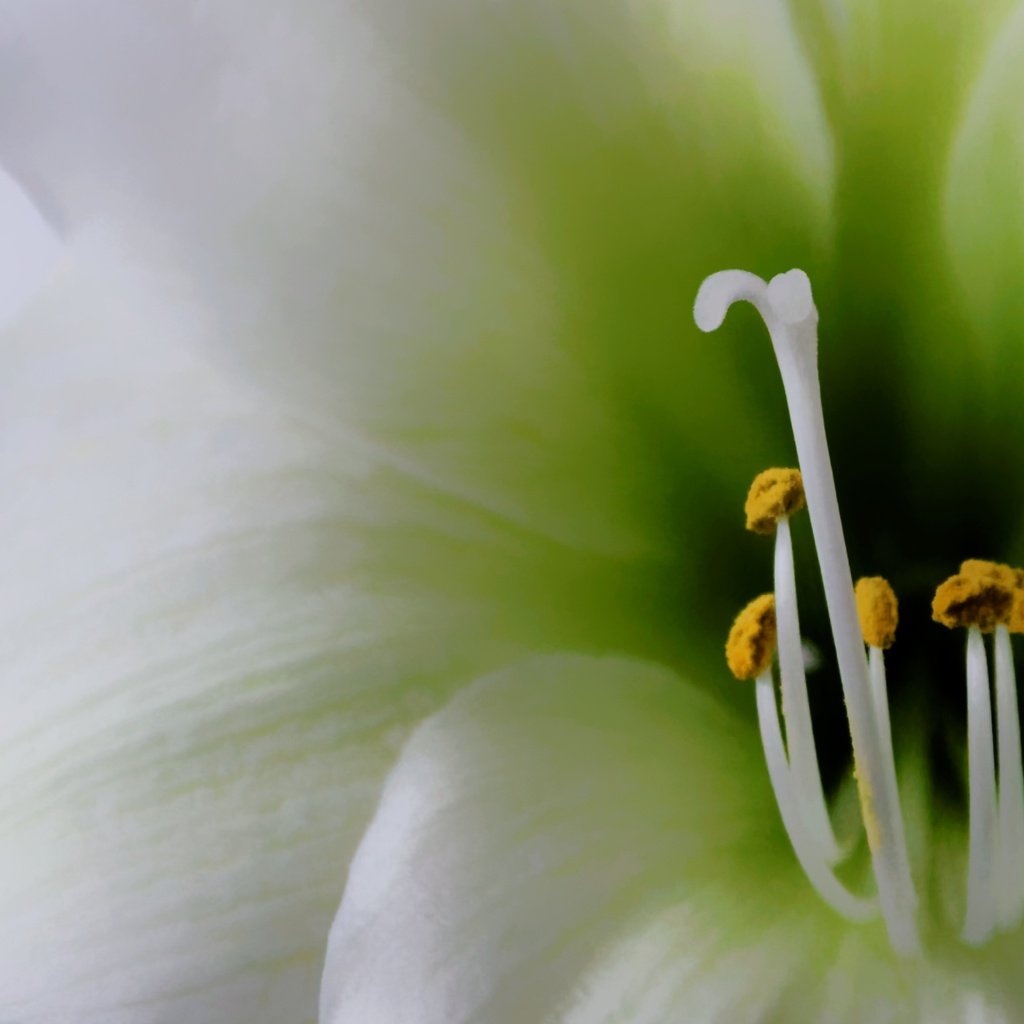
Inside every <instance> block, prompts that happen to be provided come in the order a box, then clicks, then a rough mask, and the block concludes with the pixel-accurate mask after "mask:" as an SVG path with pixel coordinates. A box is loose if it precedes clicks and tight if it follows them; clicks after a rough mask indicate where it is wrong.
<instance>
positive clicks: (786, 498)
mask: <svg viewBox="0 0 1024 1024" xmlns="http://www.w3.org/2000/svg"><path fill="white" fill-rule="evenodd" d="M804 504H805V500H804V480H803V477H802V476H801V475H800V470H799V469H766V470H764V472H762V473H758V474H757V476H756V477H754V482H753V483H752V484H751V485H750V491H749V492H748V494H747V502H746V505H744V508H743V510H744V512H746V515H747V529H748V530H751V531H752V532H754V533H765V534H771V533H774V532H775V527H776V525H777V524H778V521H779V520H780V519H782V518H783V517H784V516H791V515H792V514H793V513H794V512H799V511H800V509H802V508H803V507H804Z"/></svg>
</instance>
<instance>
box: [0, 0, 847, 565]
mask: <svg viewBox="0 0 1024 1024" xmlns="http://www.w3.org/2000/svg"><path fill="white" fill-rule="evenodd" d="M17 23H18V24H20V26H21V30H22V35H23V38H22V39H21V40H20V42H21V53H22V54H23V56H22V59H21V61H20V64H19V67H18V68H17V69H16V70H17V71H18V72H19V74H18V76H17V78H16V84H17V86H18V96H19V102H18V104H17V105H16V107H15V113H19V112H20V113H19V117H17V118H13V123H12V124H9V125H8V127H7V129H6V133H7V135H8V136H9V137H10V139H11V142H10V145H11V148H12V151H13V153H14V154H15V155H16V157H17V159H18V161H20V165H21V166H24V167H25V168H26V170H25V171H24V175H25V177H26V179H27V180H32V181H35V182H38V183H39V188H40V189H41V190H43V191H47V192H48V193H53V194H56V195H58V196H59V197H60V198H61V202H63V204H64V205H65V206H66V207H67V214H66V215H67V216H68V217H69V218H70V219H72V220H75V219H76V218H81V217H82V216H86V215H87V214H88V213H89V212H90V211H97V210H98V211H101V212H107V213H109V212H111V211H116V212H117V213H118V215H119V216H121V217H122V218H123V219H124V221H125V222H127V223H128V224H129V225H130V228H131V229H132V230H133V232H134V234H135V236H136V237H135V239H134V242H133V244H134V245H135V247H136V249H137V251H138V252H140V253H146V254H147V258H149V257H151V256H152V254H153V252H154V250H155V249H159V250H160V253H161V258H162V259H166V260H168V261H170V262H171V263H173V264H174V265H176V266H177V267H178V268H179V269H182V270H183V272H184V273H185V274H186V275H187V277H188V279H189V280H190V281H191V282H192V284H193V286H194V288H195V290H196V293H197V294H198V295H199V296H200V298H201V299H202V301H204V302H208V303H209V304H210V305H211V306H212V307H214V308H216V309H217V310H218V314H219V315H220V316H221V317H222V318H223V322H224V324H225V328H226V329H225V330H224V331H222V332H221V333H220V335H219V342H220V344H221V346H222V347H223V348H225V349H226V350H227V352H228V353H229V354H228V355H225V356H224V358H234V359H236V360H237V361H238V362H239V363H240V364H241V365H244V366H245V368H246V370H247V372H249V373H250V374H253V375H254V376H256V377H257V378H258V379H260V380H261V381H262V382H263V384H264V385H265V386H267V387H271V388H274V389H276V390H277V391H279V392H282V393H286V394H288V395H290V396H291V397H292V398H293V399H295V400H296V401H298V402H300V403H301V404H302V405H303V406H304V407H306V408H315V409H317V410H318V411H319V412H320V413H321V415H323V416H324V417H326V418H328V419H332V420H334V421H336V422H337V421H340V422H341V424H342V425H343V426H344V427H345V428H347V429H348V430H350V431H355V432H357V433H358V434H359V435H360V436H363V437H369V438H371V439H373V440H374V441H376V442H378V443H380V444H381V445H382V446H384V447H385V448H386V450H387V451H388V452H390V453H392V454H393V456H394V457H395V458H396V460H398V461H399V462H400V463H401V464H402V465H403V466H405V467H406V468H407V469H416V470H417V471H419V472H420V473H421V474H422V475H423V477H424V479H428V480H430V481H432V482H433V483H435V484H438V485H443V486H444V487H445V488H446V489H447V490H449V491H450V492H451V493H452V494H454V495H457V496H460V497H462V498H464V499H468V500H473V501H476V502H478V503H479V504H480V505H482V506H484V507H486V508H488V509H489V510H491V512H492V513H495V514H498V515H500V516H502V517H505V518H507V519H509V520H512V521H515V522H517V523H520V524H523V525H527V526H529V527H530V528H532V529H535V530H539V531H541V532H543V533H545V534H546V535H548V536H549V537H553V538H556V539H558V540H559V541H561V542H565V543H572V544H575V545H578V546H581V547H588V548H596V549H599V550H601V551H604V552H610V553H614V554H616V555H634V554H636V553H637V552H640V551H642V552H647V551H650V550H651V549H658V548H661V549H664V548H666V547H671V546H673V545H674V544H675V542H676V539H677V533H676V531H677V529H678V509H677V508H675V507H671V506H672V499H673V497H674V495H672V494H666V490H667V488H668V486H669V485H668V483H667V481H668V480H669V479H670V474H671V472H672V469H673V468H674V467H675V466H676V463H677V461H678V460H679V459H680V458H684V459H685V458H689V457H690V456H691V454H692V455H693V457H694V458H696V459H699V460H700V462H701V463H702V468H701V472H702V473H707V474H710V473H722V472H725V470H723V468H722V460H721V459H720V452H719V446H720V438H718V437H717V436H716V435H715V432H713V431H709V430H707V422H708V417H709V415H710V413H711V411H712V407H713V409H714V411H715V412H718V413H720V411H721V403H722V402H723V401H727V400H730V399H731V401H732V402H733V403H734V404H735V406H736V408H737V411H738V415H737V421H736V424H735V435H734V443H735V445H736V446H737V447H741V448H746V447H748V446H751V447H752V448H754V447H756V446H757V445H758V444H763V441H762V440H761V439H762V438H763V430H762V428H761V424H760V421H757V422H756V423H755V417H753V416H752V415H751V414H750V412H749V403H746V402H745V396H743V395H741V393H740V389H739V387H738V385H737V384H736V381H735V373H734V369H735V367H734V364H733V360H732V359H731V358H730V357H729V356H728V355H727V354H726V353H709V351H708V348H707V347H706V346H702V347H701V349H700V368H699V371H698V370H697V369H695V364H694V358H693V355H694V350H693V347H692V346H693V339H692V337H691V335H692V331H691V330H690V328H689V327H688V325H687V324H686V322H685V321H686V318H685V313H684V305H685V303H684V302H682V301H681V300H680V296H683V295H685V294H686V293H687V287H688V285H687V281H693V282H694V283H696V281H698V280H699V279H700V278H702V277H703V276H704V274H705V273H706V272H707V270H708V268H709V267H710V266H714V265H716V263H717V264H718V265H721V262H722V258H723V257H724V255H725V253H723V251H722V250H723V249H725V250H731V252H729V255H730V256H731V257H733V259H735V258H736V257H738V255H739V253H738V252H737V250H738V249H740V248H742V249H744V250H745V252H746V254H747V255H748V257H749V258H748V260H747V262H748V263H750V264H751V265H758V264H760V263H762V262H765V261H766V259H767V254H768V253H772V254H775V253H777V252H778V250H779V249H780V247H784V248H787V249H788V250H790V252H789V254H788V255H787V256H786V257H784V258H786V259H791V260H795V258H796V256H797V255H798V253H799V252H806V251H807V250H808V249H813V248H814V247H815V246H816V245H818V244H819V243H820V241H821V239H822V237H823V227H822V226H823V222H824V221H825V220H826V219H827V218H826V212H825V210H826V207H827V202H828V196H829V191H830V174H829V167H830V147H829V143H828V140H827V135H826V132H825V129H824V125H823V121H822V118H821V114H820V110H819V109H818V103H817V97H816V94H815V90H814V87H813V83H812V82H811V80H810V76H809V74H808V71H807V68H806V64H805V62H804V61H803V59H802V57H801V55H800V52H799V49H798V47H797V45H796V42H795V39H794V38H793V34H792V32H791V30H790V26H789V23H788V19H787V17H786V14H785V12H784V10H783V9H782V7H781V5H776V4H772V5H764V4H760V3H757V2H746V0H744V2H732V3H729V4H727V5H723V4H721V3H720V2H719V0H714V2H711V0H708V2H704V3H701V4H700V5H696V6H694V5H689V6H688V7H687V8H686V10H685V11H683V10H682V8H680V7H679V6H678V5H677V4H673V3H666V4H657V5H653V6H651V5H635V4H631V3H625V2H620V0H601V2H600V3H599V4H597V5H596V6H595V7H594V9H593V11H588V16H587V18H585V19H582V18H580V17H579V16H578V14H577V13H576V12H575V11H574V10H573V5H571V4H566V3H560V4H549V3H525V4H524V3H510V2H501V3H496V4H486V5H480V4H465V3H450V2H446V3H441V4H428V5H423V4H409V3H400V4H376V3H374V4H361V3H351V2H349V3H341V4H339V3H329V2H323V0H303V2H299V3H294V4H290V5H288V6H287V7H284V8H282V7H281V5H280V4H276V3H268V2H265V0H261V2H259V3H252V2H246V3H239V2H237V0H235V2H223V3H218V4H202V5H195V4H178V3H169V2H163V3H153V4H146V5H142V6H140V5H138V4H133V3H131V2H130V0H101V2H99V3H95V4H91V5H90V6H89V8H88V10H86V9H85V8H83V7H82V5H81V4H76V3H74V2H70V0H40V3H39V4H33V5H31V6H30V7H26V8H25V9H24V10H22V11H19V12H18V22H17ZM737 25H739V28H737ZM83 40H88V45H83V42H82V41H83ZM736 68H739V69H741V71H740V72H737V71H736V70H735V69H736ZM510 75H512V76H514V77H513V78H512V79H511V80H510V79H509V76H510ZM55 97H56V100H55ZM8 120H9V121H10V120H12V118H11V115H10V114H9V115H8ZM723 126H728V127H729V130H728V131H723V130H722V129H723ZM496 129H497V130H496ZM2 131H3V129H2V128H0V132H2ZM766 193H770V194H771V201H770V202H766V201H765V195H766ZM731 261H732V260H730V262H731ZM771 262H777V260H772V261H771ZM283 339H287V341H286V342H285V341H284V340H283ZM711 396H714V399H713V400H712V398H711ZM652 435H654V436H652ZM673 460H675V461H673ZM653 463H656V464H653Z"/></svg>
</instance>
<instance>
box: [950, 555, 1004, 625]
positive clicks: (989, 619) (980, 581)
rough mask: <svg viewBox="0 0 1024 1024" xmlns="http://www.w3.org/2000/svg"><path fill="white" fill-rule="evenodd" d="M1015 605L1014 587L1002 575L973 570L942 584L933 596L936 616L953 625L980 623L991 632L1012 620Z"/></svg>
mask: <svg viewBox="0 0 1024 1024" xmlns="http://www.w3.org/2000/svg"><path fill="white" fill-rule="evenodd" d="M1012 608H1013V589H1012V587H1009V586H1007V585H1006V583H1005V582H1004V580H1003V579H1000V578H998V576H994V575H984V574H982V573H981V572H979V571H976V570H971V571H968V572H966V573H964V572H961V573H957V575H956V576H950V578H949V579H948V580H946V581H945V582H944V583H940V584H939V587H938V589H937V590H936V591H935V597H934V598H933V599H932V618H933V619H934V620H935V621H936V622H941V623H942V625H944V626H948V627H949V628H950V629H953V628H955V627H956V626H977V627H978V629H980V630H981V631H982V632H983V633H989V632H991V631H992V630H993V629H995V628H996V626H998V625H999V624H1000V623H1008V622H1009V620H1010V612H1011V610H1012Z"/></svg>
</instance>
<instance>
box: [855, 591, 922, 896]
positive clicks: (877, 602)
mask: <svg viewBox="0 0 1024 1024" xmlns="http://www.w3.org/2000/svg"><path fill="white" fill-rule="evenodd" d="M854 597H855V598H856V601H857V615H858V617H859V618H860V629H861V633H862V634H863V637H864V643H865V644H867V646H868V676H869V677H870V680H871V700H872V703H873V705H874V709H875V722H876V724H877V726H878V735H879V738H880V740H881V742H882V748H883V753H884V755H885V761H886V769H887V771H886V777H885V784H886V786H887V787H888V790H889V798H890V800H891V801H892V804H893V806H894V807H895V808H896V812H897V813H896V826H897V828H898V829H899V835H898V836H897V844H896V846H897V849H898V850H899V851H900V854H901V856H903V857H904V858H907V857H908V854H907V839H906V834H905V831H904V825H903V809H902V805H901V801H900V790H899V784H898V782H897V779H896V757H895V754H894V753H893V745H892V723H891V721H890V719H889V693H888V689H889V688H888V683H887V681H886V678H885V651H886V650H887V649H888V648H889V647H891V646H892V645H893V643H894V642H895V640H896V626H897V623H898V622H899V604H898V602H897V600H896V594H895V592H894V591H893V589H892V587H891V586H890V585H889V582H888V581H887V580H886V579H884V578H883V577H881V576H864V577H862V578H861V579H859V580H857V585H856V587H855V588H854ZM900 867H901V870H902V871H903V872H904V873H905V874H906V875H908V876H909V874H910V863H909V860H904V862H903V863H902V864H901V866H900ZM913 896H914V904H913V905H914V906H915V907H916V906H917V893H916V892H915V893H913Z"/></svg>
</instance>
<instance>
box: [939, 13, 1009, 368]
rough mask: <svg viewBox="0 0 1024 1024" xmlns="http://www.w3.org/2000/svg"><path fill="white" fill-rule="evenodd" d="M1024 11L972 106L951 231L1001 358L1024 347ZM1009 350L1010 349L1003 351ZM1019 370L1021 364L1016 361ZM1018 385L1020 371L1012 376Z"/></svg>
mask: <svg viewBox="0 0 1024 1024" xmlns="http://www.w3.org/2000/svg"><path fill="white" fill-rule="evenodd" d="M1022 55H1024V7H1022V6H1021V5H1020V4H1015V5H1014V6H1013V9H1012V11H1011V13H1010V16H1009V17H1008V18H1006V20H1005V22H1004V23H1003V25H1002V27H1001V30H1000V31H999V32H997V33H994V34H993V39H992V42H991V45H990V46H989V48H988V50H987V53H986V59H985V61H984V63H983V64H982V67H981V71H980V74H979V75H978V76H977V79H976V81H975V82H974V83H973V87H972V89H971V92H970V95H969V97H968V100H969V101H968V102H967V103H966V104H965V114H964V118H963V122H962V124H961V125H960V127H959V130H958V132H957V137H956V139H955V145H954V146H953V149H952V155H951V160H950V166H949V172H948V183H947V193H946V207H945V211H944V212H945V216H946V228H947V235H948V238H949V241H950V255H951V256H952V261H953V269H954V271H955V272H956V276H957V278H958V283H959V284H960V286H961V288H962V290H963V293H964V295H965V296H966V298H967V302H968V309H969V312H970V314H971V316H972V318H973V321H974V324H975V326H977V327H978V328H980V330H979V331H978V339H979V344H980V345H981V346H982V347H983V348H984V349H986V350H988V352H989V358H991V356H992V355H993V354H998V355H999V357H1000V358H1001V359H1007V360H1012V359H1015V358H1017V353H1018V352H1019V350H1020V343H1021V336H1022V335H1021V317H1022V314H1024V303H1022V302H1021V297H1020V296H1021V289H1020V276H1021V266H1022V261H1024V185H1022V183H1021V176H1020V167H1021V163H1022V161H1024V130H1022V128H1021V117H1022V111H1024V106H1022V103H1021V95H1022V89H1024V72H1022V66H1024V64H1022ZM999 346H1002V348H999ZM1013 365H1016V364H1013ZM1003 376H1004V377H1009V378H1010V379H1011V381H1012V380H1013V379H1014V378H1015V374H1013V373H1010V374H1005V373H1004V375H1003Z"/></svg>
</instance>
